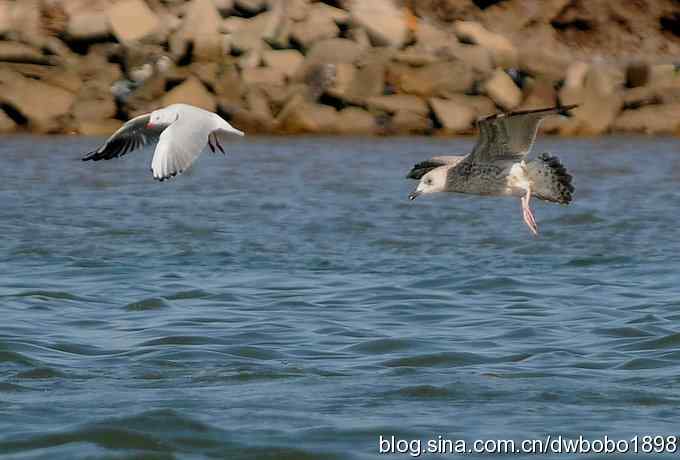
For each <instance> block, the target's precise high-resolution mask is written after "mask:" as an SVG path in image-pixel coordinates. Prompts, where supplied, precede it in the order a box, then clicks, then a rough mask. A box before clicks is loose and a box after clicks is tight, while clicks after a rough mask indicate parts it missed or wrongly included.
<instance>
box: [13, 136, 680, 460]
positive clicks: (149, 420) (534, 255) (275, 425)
mask: <svg viewBox="0 0 680 460" xmlns="http://www.w3.org/2000/svg"><path fill="white" fill-rule="evenodd" d="M98 142H99V140H98V139H87V138H69V137H63V138H49V137H46V138H39V137H5V138H2V139H0V165H1V166H2V172H0V200H1V201H0V202H1V203H2V207H1V208H0V235H1V237H0V257H1V260H0V456H2V457H3V458H5V457H6V458H44V459H76V458H106V459H122V458H157V459H165V458H191V459H200V458H228V459H256V458H267V459H313V458H319V459H330V458H340V459H346V458H347V459H368V458H376V457H378V439H379V436H380V435H381V434H382V435H385V436H390V435H396V436H398V437H400V438H404V439H422V440H427V439H431V438H436V437H437V436H443V437H446V438H451V439H465V440H468V441H472V440H475V439H507V438H512V439H517V440H521V439H526V438H539V437H544V436H546V435H548V434H551V435H559V434H561V435H563V436H568V437H578V435H580V434H582V435H584V436H586V437H588V438H591V439H592V438H595V437H597V436H602V435H604V434H607V435H609V436H611V437H616V438H627V437H631V436H634V435H636V434H637V435H645V434H678V431H680V430H679V428H678V427H679V426H680V424H679V422H680V415H679V414H680V284H679V282H680V276H679V271H680V270H679V269H680V235H679V232H678V230H679V228H680V206H679V205H680V139H672V138H642V137H640V138H638V137H630V138H616V137H613V138H606V139H575V140H565V139H554V138H543V139H541V141H540V142H539V143H538V145H537V148H538V149H539V151H545V150H549V151H551V152H552V153H555V154H557V155H559V156H560V158H561V159H562V161H563V163H564V164H565V165H566V166H567V168H568V169H569V170H570V172H571V173H572V174H573V175H574V185H575V187H576V193H575V201H574V203H573V204H572V205H571V206H569V207H564V206H558V205H552V204H544V203H540V202H534V207H535V214H536V217H537V220H538V223H539V227H540V231H541V235H540V237H539V238H534V237H532V236H531V234H530V233H529V231H528V230H527V228H526V227H525V226H524V224H523V222H522V218H521V212H520V204H519V200H518V199H514V198H478V197H467V196H460V195H447V196H444V195H441V196H433V197H422V198H420V199H418V200H416V201H415V202H409V201H408V200H407V195H408V193H409V192H410V191H411V189H412V188H413V186H414V183H413V182H410V181H407V180H406V179H404V175H405V174H406V172H407V171H408V169H409V168H410V167H411V165H412V164H413V163H415V162H417V161H420V160H422V159H425V158H428V157H429V156H431V155H435V154H445V153H451V152H466V151H468V150H469V148H470V147H471V144H472V142H473V139H459V140H444V139H418V138H415V139H326V138H307V139H299V138H297V139H292V138H291V139H287V138H250V139H248V138H246V139H244V140H243V142H238V143H234V144H232V145H230V146H229V149H228V150H229V155H228V156H227V157H226V158H224V157H222V156H221V155H220V156H212V157H211V156H210V155H204V157H202V158H201V159H199V161H198V162H197V163H196V164H195V166H194V168H193V169H192V170H191V171H190V172H189V173H188V174H185V175H183V176H181V177H179V178H178V179H176V180H174V181H170V182H166V183H162V184H161V183H157V182H154V181H153V179H152V178H151V174H150V172H149V171H148V163H149V161H150V156H151V152H150V151H145V152H140V153H133V154H129V155H128V156H126V157H124V158H121V159H118V160H113V161H110V162H99V163H82V162H80V161H78V158H79V156H80V155H81V154H82V153H83V152H85V151H87V150H88V149H89V148H91V147H94V146H96V144H97V143H98ZM520 457H521V456H517V458H520ZM394 458H397V457H396V456H395V457H394ZM399 458H401V457H399ZM404 458H405V457H404Z"/></svg>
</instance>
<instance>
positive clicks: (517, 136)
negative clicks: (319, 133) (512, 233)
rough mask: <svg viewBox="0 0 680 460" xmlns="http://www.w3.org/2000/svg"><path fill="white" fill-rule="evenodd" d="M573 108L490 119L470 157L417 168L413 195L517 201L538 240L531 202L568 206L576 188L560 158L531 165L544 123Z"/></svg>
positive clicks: (542, 159)
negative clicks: (493, 197)
mask: <svg viewBox="0 0 680 460" xmlns="http://www.w3.org/2000/svg"><path fill="white" fill-rule="evenodd" d="M574 107H576V106H574V105H571V106H564V107H551V108H546V109H539V110H525V111H519V112H510V113H501V114H496V115H491V116H489V117H486V118H483V119H481V120H479V122H478V126H479V139H478V141H477V144H476V145H475V147H474V149H473V150H472V152H471V153H470V154H469V155H467V156H444V157H434V158H432V159H430V160H427V161H424V162H421V163H418V164H416V165H415V166H414V167H413V169H411V171H410V172H409V174H408V175H407V177H408V178H410V179H416V180H419V181H420V182H419V183H418V187H417V188H416V189H415V190H414V191H413V193H411V194H410V195H409V198H410V199H411V200H414V199H416V198H417V197H418V196H420V195H423V194H428V193H437V192H455V193H468V194H474V195H498V196H503V195H505V196H518V197H520V201H521V205H522V215H523V218H524V222H525V223H526V224H527V226H528V227H529V230H531V232H532V233H533V234H534V235H538V225H537V224H536V219H535V218H534V214H533V212H532V211H531V207H530V206H529V202H530V200H531V197H532V196H535V197H536V198H538V199H540V200H544V201H550V202H553V203H560V204H569V203H570V202H571V195H572V193H573V192H574V187H573V186H572V185H571V176H570V175H569V174H568V173H567V171H566V169H565V168H564V166H562V164H561V163H560V161H559V160H558V159H557V157H554V156H550V155H548V154H547V153H543V154H541V155H539V156H538V157H537V158H535V159H533V160H529V161H526V157H527V155H528V154H529V152H531V148H532V146H533V144H534V140H535V139H536V133H537V131H538V126H539V124H540V122H541V120H542V119H543V118H545V117H546V116H548V115H553V114H567V111H568V110H570V109H573V108H574Z"/></svg>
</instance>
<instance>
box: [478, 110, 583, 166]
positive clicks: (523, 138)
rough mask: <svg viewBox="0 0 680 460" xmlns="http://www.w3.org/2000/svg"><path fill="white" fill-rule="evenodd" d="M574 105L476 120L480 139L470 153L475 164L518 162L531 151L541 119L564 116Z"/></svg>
mask: <svg viewBox="0 0 680 460" xmlns="http://www.w3.org/2000/svg"><path fill="white" fill-rule="evenodd" d="M574 107H576V105H568V106H557V107H550V108H546V109H538V110H522V111H517V112H509V113H500V114H495V115H491V116H488V117H486V118H482V119H481V120H479V121H478V122H477V123H478V126H479V140H478V141H477V145H475V148H474V149H473V150H472V153H471V154H470V157H471V159H474V160H475V161H477V162H490V161H494V160H497V159H521V158H522V157H524V156H525V155H527V154H528V153H529V152H530V151H531V147H532V146H533V144H534V140H535V139H536V132H537V131H538V125H539V124H540V122H541V120H542V119H543V118H545V117H546V116H548V115H553V114H567V113H568V111H569V110H571V109H573V108H574Z"/></svg>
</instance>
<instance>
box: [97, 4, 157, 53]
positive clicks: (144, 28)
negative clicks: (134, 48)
mask: <svg viewBox="0 0 680 460" xmlns="http://www.w3.org/2000/svg"><path fill="white" fill-rule="evenodd" d="M108 16H109V22H110V23H111V29H112V30H113V34H114V35H115V36H116V38H117V39H118V41H119V42H121V43H126V44H133V43H135V42H137V41H139V40H142V39H143V38H145V37H148V36H150V35H151V34H153V33H154V32H156V31H157V30H158V28H159V26H160V22H159V20H158V18H157V17H156V15H155V14H154V12H153V11H151V9H149V7H148V6H147V4H146V3H145V2H143V1H142V0H121V1H119V2H117V3H115V4H114V5H113V6H111V8H109V11H108Z"/></svg>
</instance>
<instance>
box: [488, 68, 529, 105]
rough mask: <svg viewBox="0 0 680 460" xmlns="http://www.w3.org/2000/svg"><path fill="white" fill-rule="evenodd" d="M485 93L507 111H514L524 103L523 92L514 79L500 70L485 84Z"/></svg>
mask: <svg viewBox="0 0 680 460" xmlns="http://www.w3.org/2000/svg"><path fill="white" fill-rule="evenodd" d="M484 91H485V92H486V94H487V95H488V96H489V97H490V98H491V99H493V100H494V102H495V103H496V104H498V105H499V106H501V107H502V108H504V109H505V110H512V109H514V108H515V107H517V106H519V104H520V103H521V102H522V91H521V90H520V89H519V88H518V87H517V85H516V84H515V82H514V81H513V80H512V78H510V76H509V75H508V74H507V73H505V72H504V71H503V70H500V69H498V70H496V71H495V72H494V73H493V75H492V76H491V78H490V79H488V80H487V81H486V82H485V83H484Z"/></svg>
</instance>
